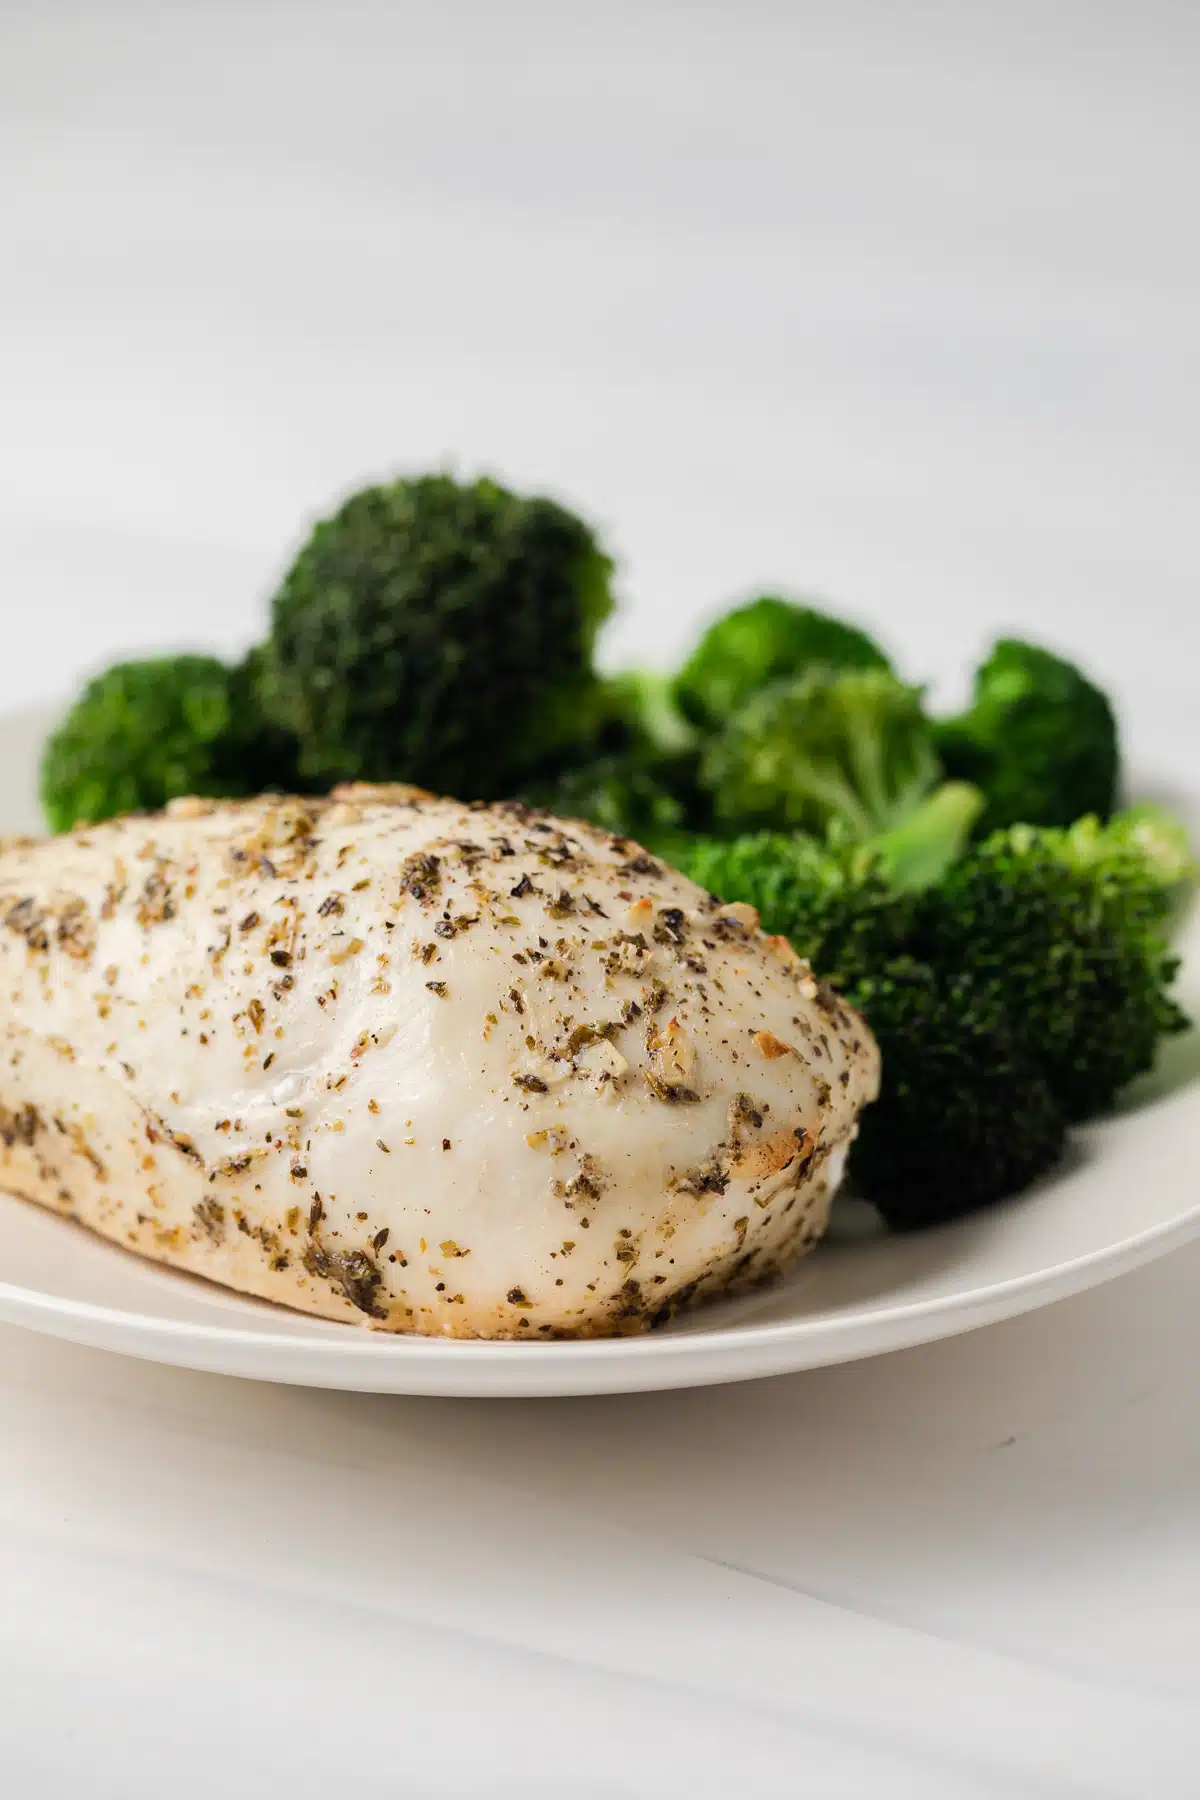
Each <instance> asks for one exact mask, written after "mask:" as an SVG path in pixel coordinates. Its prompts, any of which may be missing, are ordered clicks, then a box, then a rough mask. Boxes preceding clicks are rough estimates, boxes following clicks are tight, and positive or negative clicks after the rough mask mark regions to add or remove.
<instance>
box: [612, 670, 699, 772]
mask: <svg viewBox="0 0 1200 1800" xmlns="http://www.w3.org/2000/svg"><path fill="white" fill-rule="evenodd" d="M604 694H605V717H604V723H603V725H602V727H601V733H600V738H601V743H602V745H603V746H604V748H606V749H615V750H627V749H637V750H639V751H642V752H650V753H652V754H665V755H674V754H676V753H678V752H682V751H686V750H690V749H692V748H693V747H694V745H695V742H696V734H695V732H694V731H693V730H692V727H691V726H690V725H689V724H688V722H687V720H686V719H685V718H684V717H683V714H682V713H681V712H680V711H679V709H678V707H677V706H676V705H675V701H674V699H673V697H672V683H671V677H670V676H669V675H662V674H659V672H658V671H657V670H654V669H623V670H622V671H621V672H620V673H619V674H617V675H610V676H608V677H607V678H606V679H605V681H604Z"/></svg>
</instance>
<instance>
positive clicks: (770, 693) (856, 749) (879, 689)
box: [701, 668, 941, 841]
mask: <svg viewBox="0 0 1200 1800" xmlns="http://www.w3.org/2000/svg"><path fill="white" fill-rule="evenodd" d="M940 772H941V770H940V765H939V762H938V758H937V752H936V751H935V749H934V746H933V729H932V726H931V725H930V722H929V720H928V719H927V717H926V715H925V710H924V706H923V704H922V695H921V690H920V689H919V688H914V687H907V686H905V684H904V683H903V682H901V681H898V680H897V679H896V677H895V676H894V675H891V674H889V673H888V671H887V670H886V669H850V670H844V671H840V672H839V671H833V670H829V669H824V668H816V669H812V670H810V671H809V673H808V674H807V675H802V676H800V677H798V678H796V679H791V680H786V681H780V682H775V683H773V684H772V685H771V686H770V687H768V688H764V689H763V691H762V693H760V694H756V695H755V696H754V697H753V698H752V699H751V700H748V701H747V702H746V704H745V706H743V707H742V708H741V710H740V712H738V713H736V714H735V715H734V717H733V718H732V719H731V720H730V721H729V724H728V725H727V726H726V727H725V730H724V731H723V732H721V734H720V735H719V736H718V737H716V738H714V739H713V740H712V741H711V743H710V744H709V745H708V747H707V748H706V750H705V752H704V756H703V760H702V763H701V781H702V783H703V785H704V786H705V787H706V788H707V789H708V791H709V792H710V793H711V795H712V800H713V810H714V813H715V816H716V818H717V820H718V822H719V823H721V824H723V825H726V826H728V827H731V828H732V829H734V830H752V829H754V828H755V827H760V828H763V829H768V830H776V831H787V830H793V831H808V832H813V833H815V834H817V835H820V834H823V833H824V832H825V831H827V830H828V828H829V827H830V825H834V824H836V825H837V826H839V827H840V828H841V829H842V830H844V831H846V832H848V833H849V834H850V836H852V837H854V838H858V839H861V840H864V841H865V840H867V839H870V838H873V837H875V836H877V835H878V834H879V833H880V832H883V831H888V830H890V829H891V828H892V827H893V826H895V825H898V824H899V823H900V821H901V820H902V819H904V818H905V817H906V816H907V815H908V814H909V813H910V812H911V811H912V810H913V808H914V807H915V806H917V805H918V804H919V803H920V801H922V800H923V799H924V798H925V796H926V795H927V794H928V793H929V791H930V789H931V788H932V787H933V786H934V785H935V783H936V782H937V780H938V778H939V775H940Z"/></svg>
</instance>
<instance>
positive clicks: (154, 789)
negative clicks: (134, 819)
mask: <svg viewBox="0 0 1200 1800" xmlns="http://www.w3.org/2000/svg"><path fill="white" fill-rule="evenodd" d="M294 774H295V770H294V758H293V755H292V746H291V745H290V743H289V741H288V740H287V738H286V737H285V736H284V735H283V734H281V733H279V732H276V731H274V730H272V729H271V728H270V727H268V726H266V725H265V724H264V723H263V721H262V719H261V717H260V715H259V712H258V709H257V705H256V702H255V699H254V695H253V668H252V666H251V665H250V664H249V663H247V664H243V665H242V667H241V668H229V667H227V666H226V664H224V663H221V662H218V661H217V660H216V659H215V658H214V657H211V656H164V657H154V658H150V659H148V660H146V661H144V662H128V663H118V664H116V665H115V666H114V667H113V668H111V669H108V670H106V671H105V673H104V674H102V675H98V676H96V678H95V679H94V680H92V681H90V682H89V683H88V684H87V686H86V687H85V689H84V691H83V693H82V694H81V695H80V696H79V699H78V700H77V701H76V702H75V704H74V706H73V707H72V708H71V710H70V711H69V712H68V713H67V715H66V717H65V718H64V719H63V720H62V722H61V723H60V724H59V726H58V727H57V729H56V730H55V731H54V732H53V733H52V734H51V736H50V738H49V739H48V741H47V743H46V747H45V750H44V751H43V754H42V768H41V794H42V806H43V809H44V811H45V814H46V817H47V820H48V821H49V823H50V826H51V829H52V830H54V831H69V830H70V828H71V827H72V826H73V825H75V824H79V823H94V822H95V821H96V820H99V819H108V818H112V817H114V816H115V815H116V814H118V813H126V812H148V811H153V810H154V809H155V808H157V807H161V806H165V805H166V803H167V801H168V800H174V799H177V798H178V797H179V796H181V795H183V794H203V795H209V796H213V797H216V798H224V799H236V798H238V797H239V796H244V795H246V794H251V793H257V792H259V791H260V790H261V789H262V788H265V787H272V786H291V785H294Z"/></svg>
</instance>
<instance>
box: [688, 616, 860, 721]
mask: <svg viewBox="0 0 1200 1800" xmlns="http://www.w3.org/2000/svg"><path fill="white" fill-rule="evenodd" d="M818 664H820V665H823V666H824V667H827V668H831V669H886V668H888V667H889V663H888V659H887V657H886V656H885V655H884V653H883V651H882V650H881V649H880V648H879V646H878V644H876V643H875V642H874V641H873V639H871V638H869V637H868V636H867V634H866V632H865V631H860V630H859V628H858V627H857V626H856V625H848V624H846V623H845V622H844V621H843V620H841V619H834V618H831V617H830V616H829V615H828V614H827V613H823V612H818V611H817V610H816V609H815V608H814V607H811V606H801V605H798V604H797V603H796V602H795V601H793V600H783V599H780V598H779V596H778V595H775V594H764V595H762V596H761V597H760V598H759V599H757V600H748V601H746V602H745V604H744V605H742V606H735V607H734V608H733V610H732V612H727V613H726V614H725V615H724V616H723V617H722V618H720V619H718V620H717V621H716V622H715V624H712V625H710V626H709V628H708V630H707V631H706V632H705V633H704V635H703V637H702V638H701V639H700V642H699V643H698V644H697V646H696V648H695V649H694V650H693V651H692V654H691V655H690V656H689V657H688V659H687V662H686V663H685V664H684V666H683V668H682V669H681V670H680V672H679V674H678V675H677V676H676V678H675V684H674V698H675V703H676V705H677V706H678V708H679V710H680V712H681V713H682V714H683V715H684V717H685V718H686V719H689V720H690V721H691V723H692V724H693V725H696V726H698V727H700V728H701V729H704V730H714V729H719V728H720V727H721V726H722V725H724V723H725V721H726V720H727V719H729V718H730V717H732V715H733V714H734V713H735V712H737V711H738V709H739V708H740V707H741V706H742V705H744V703H745V702H746V701H747V700H749V698H750V697H751V695H752V694H756V693H758V691H759V689H760V688H764V687H766V686H767V685H768V683H770V682H772V681H776V680H778V679H780V678H781V677H783V676H787V675H802V674H804V673H805V672H806V671H807V670H808V669H811V668H813V667H815V666H816V665H818Z"/></svg>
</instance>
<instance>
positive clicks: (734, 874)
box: [679, 831, 916, 994]
mask: <svg viewBox="0 0 1200 1800" xmlns="http://www.w3.org/2000/svg"><path fill="white" fill-rule="evenodd" d="M679 866H680V868H681V869H682V870H683V872H684V874H685V875H688V876H690V877H691V879H692V880H693V881H694V882H696V883H697V884H698V885H699V886H700V887H703V888H707V889H708V891H709V893H711V894H716V895H717V896H718V898H719V899H722V900H748V901H749V902H750V904H751V905H752V906H753V907H755V908H756V910H757V911H758V913H759V915H760V916H761V918H762V922H763V925H764V926H765V927H766V929H767V930H768V931H772V932H778V933H780V934H781V935H782V936H784V937H786V938H788V939H789V941H790V942H791V944H792V946H793V948H794V949H795V950H797V951H798V952H799V953H800V955H801V956H805V957H807V958H808V960H809V962H811V963H812V965H813V967H814V969H816V970H817V971H818V973H819V974H821V975H822V976H824V977H825V978H826V979H827V980H829V981H831V982H832V983H833V984H834V986H835V987H838V988H840V989H841V990H842V991H843V992H844V993H848V994H853V992H854V990H855V987H856V985H857V983H859V982H860V981H862V980H864V979H865V978H866V977H867V976H869V975H870V974H871V973H872V972H873V971H874V970H877V969H879V968H881V967H883V966H884V965H885V964H886V963H888V962H889V961H890V960H891V959H892V958H893V957H896V956H899V955H902V954H903V952H904V950H905V947H906V945H907V943H908V938H909V934H910V933H911V931H912V924H913V917H914V910H915V906H916V901H915V898H914V896H912V895H911V894H907V893H905V892H903V891H901V890H899V889H897V887H896V886H895V884H894V883H893V881H892V880H891V878H890V877H889V875H888V873H887V870H886V868H885V867H884V865H883V862H882V860H881V858H880V856H879V854H878V852H877V850H876V849H875V848H874V847H872V846H865V847H864V846H860V845H855V844H851V843H849V842H840V843H839V842H831V843H821V842H819V841H818V840H817V839H816V838H811V837H803V836H800V835H795V836H787V835H785V834H781V833H776V832H770V831H762V832H752V833H749V834H748V835H746V836H745V837H738V838H712V837H700V838H696V839H695V840H693V842H692V843H690V844H689V845H687V846H686V847H685V848H684V850H683V852H682V854H681V857H680V862H679Z"/></svg>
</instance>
